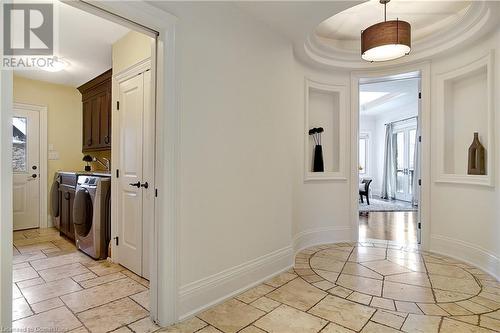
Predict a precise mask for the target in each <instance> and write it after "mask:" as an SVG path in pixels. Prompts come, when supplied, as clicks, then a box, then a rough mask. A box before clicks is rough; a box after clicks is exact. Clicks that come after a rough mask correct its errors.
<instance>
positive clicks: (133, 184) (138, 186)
mask: <svg viewBox="0 0 500 333" xmlns="http://www.w3.org/2000/svg"><path fill="white" fill-rule="evenodd" d="M129 185H130V186H135V187H137V188H140V187H141V182H137V183H130V184H129Z"/></svg>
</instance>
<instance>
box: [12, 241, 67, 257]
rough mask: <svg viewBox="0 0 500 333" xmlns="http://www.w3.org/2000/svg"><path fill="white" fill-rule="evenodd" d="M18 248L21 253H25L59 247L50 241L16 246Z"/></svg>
mask: <svg viewBox="0 0 500 333" xmlns="http://www.w3.org/2000/svg"><path fill="white" fill-rule="evenodd" d="M16 248H17V250H18V251H19V252H20V253H23V254H24V253H33V252H38V251H41V250H45V249H57V247H56V246H55V245H54V244H52V243H50V242H44V243H37V244H31V245H24V246H16Z"/></svg>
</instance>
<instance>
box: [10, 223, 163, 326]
mask: <svg viewBox="0 0 500 333" xmlns="http://www.w3.org/2000/svg"><path fill="white" fill-rule="evenodd" d="M13 251H14V257H13V282H14V283H13V307H12V310H13V311H12V316H13V323H12V326H13V328H14V330H16V331H22V332H49V331H50V332H52V333H54V332H68V331H71V332H74V333H77V332H78V333H85V332H97V333H98V332H110V331H114V330H116V331H121V332H132V331H133V332H153V331H157V330H158V329H159V327H158V326H156V325H155V324H154V323H153V322H152V321H151V320H150V318H149V282H148V281H147V280H145V279H143V278H141V277H139V276H137V275H135V274H134V273H132V272H130V271H128V270H127V269H126V268H124V267H122V266H120V265H117V264H113V263H111V262H108V261H106V260H101V261H95V260H93V259H92V258H90V257H88V256H87V255H85V254H84V253H82V252H80V251H78V250H77V249H76V248H75V246H74V245H73V243H72V242H70V241H68V240H67V239H65V238H63V237H61V236H59V232H58V231H57V230H56V229H53V228H49V229H32V230H25V231H16V232H14V247H13Z"/></svg>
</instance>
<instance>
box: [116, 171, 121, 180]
mask: <svg viewBox="0 0 500 333" xmlns="http://www.w3.org/2000/svg"><path fill="white" fill-rule="evenodd" d="M116 178H120V170H118V169H116Z"/></svg>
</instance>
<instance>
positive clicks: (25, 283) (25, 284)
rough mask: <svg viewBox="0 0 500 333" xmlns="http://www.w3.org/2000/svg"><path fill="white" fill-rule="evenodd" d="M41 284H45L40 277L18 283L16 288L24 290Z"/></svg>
mask: <svg viewBox="0 0 500 333" xmlns="http://www.w3.org/2000/svg"><path fill="white" fill-rule="evenodd" d="M42 283H45V281H44V280H43V279H42V278H41V277H37V278H34V279H30V280H24V281H21V282H18V283H17V286H18V287H19V288H21V289H24V288H28V287H31V286H36V285H38V284H42Z"/></svg>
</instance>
